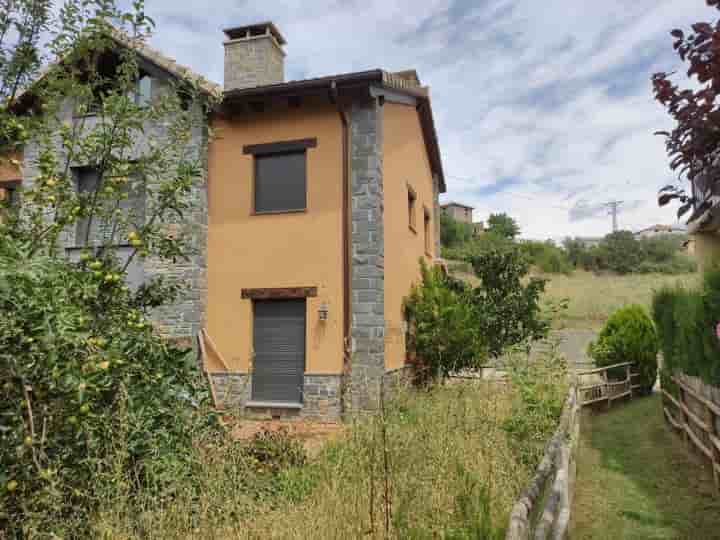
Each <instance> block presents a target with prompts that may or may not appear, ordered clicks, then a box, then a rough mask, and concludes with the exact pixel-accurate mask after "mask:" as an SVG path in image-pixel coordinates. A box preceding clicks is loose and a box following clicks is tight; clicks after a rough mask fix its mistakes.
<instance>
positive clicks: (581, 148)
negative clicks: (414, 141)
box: [146, 0, 717, 239]
mask: <svg viewBox="0 0 720 540" xmlns="http://www.w3.org/2000/svg"><path fill="white" fill-rule="evenodd" d="M146 2H147V3H146V10H147V12H148V14H149V15H150V16H151V17H153V18H154V20H155V22H156V25H157V29H156V33H155V35H154V36H153V37H152V39H151V43H152V44H153V45H154V46H156V47H158V48H160V49H161V50H162V51H163V52H165V53H166V54H169V55H170V56H173V57H174V58H176V59H177V60H178V62H180V63H183V64H186V65H188V66H190V67H192V68H193V69H194V70H195V71H198V72H200V73H202V74H203V75H205V76H206V77H208V78H209V79H211V80H213V81H216V82H218V83H222V82H223V81H222V79H223V76H222V70H223V48H222V41H223V34H222V29H223V28H227V27H232V26H239V25H244V24H250V23H254V22H260V21H265V20H272V21H274V22H275V24H276V25H277V26H278V28H279V29H280V31H281V32H282V33H283V35H284V36H285V38H286V40H287V41H288V44H287V46H286V49H285V50H286V52H287V56H286V58H285V73H286V80H293V79H303V78H308V77H315V76H322V75H331V74H337V73H346V72H351V71H359V70H364V69H374V68H383V69H387V70H392V71H394V70H402V69H408V68H414V69H416V70H417V71H418V74H419V76H420V79H421V81H422V82H423V84H426V85H428V86H429V87H430V92H431V97H432V105H433V111H434V114H435V122H436V125H437V131H438V137H439V140H440V148H441V152H442V157H443V166H444V169H445V175H446V182H447V193H446V194H445V195H444V196H443V197H442V201H445V202H446V201H450V200H453V201H458V202H462V203H464V204H468V205H470V206H474V207H475V211H474V219H475V220H476V221H484V220H486V219H487V217H488V215H489V214H490V213H498V212H506V213H508V214H509V215H511V216H513V217H514V218H515V219H516V220H517V221H518V223H519V224H520V227H521V230H522V236H524V237H526V238H536V239H545V238H553V239H561V238H564V237H567V236H601V235H604V234H607V233H608V232H610V229H611V218H610V216H609V215H608V211H607V207H605V206H603V203H606V202H608V201H612V200H621V201H624V203H623V204H622V205H621V206H620V214H619V217H618V221H619V226H620V227H621V228H623V229H630V230H638V229H641V228H644V227H646V226H650V225H653V224H655V223H664V224H671V223H675V222H676V217H675V209H674V207H669V208H658V206H657V202H656V201H657V191H658V189H659V188H660V187H662V186H664V185H666V184H668V183H672V182H674V181H675V178H674V176H673V174H672V173H671V171H670V170H669V168H668V161H669V160H668V158H667V156H666V154H665V146H664V142H663V139H662V138H660V137H658V136H655V135H653V133H654V132H655V131H658V130H662V129H668V128H670V127H672V123H671V121H670V118H669V117H668V116H667V113H666V112H665V111H664V110H663V109H662V108H661V107H660V105H658V104H657V103H656V102H655V101H654V100H653V97H652V88H651V84H650V77H651V75H652V74H653V73H655V72H657V71H668V72H670V71H678V72H679V75H678V77H679V78H680V79H682V78H683V76H684V75H683V66H682V65H681V63H680V60H679V58H678V57H677V56H676V55H675V54H674V51H673V48H672V38H671V37H670V35H669V32H670V30H671V29H673V28H676V27H681V28H687V27H689V25H690V24H692V23H693V22H697V21H700V20H711V19H713V18H715V17H716V13H717V11H716V10H713V9H711V8H708V7H706V5H705V1H704V0H602V1H593V0H544V1H542V2H540V1H537V0H363V1H358V0H337V1H330V0H302V1H300V0H212V2H210V1H208V2H207V3H206V4H205V3H203V4H201V3H198V2H177V1H170V0H146ZM201 5H207V6H208V7H207V8H206V9H202V8H200V6H201ZM386 181H388V179H386Z"/></svg>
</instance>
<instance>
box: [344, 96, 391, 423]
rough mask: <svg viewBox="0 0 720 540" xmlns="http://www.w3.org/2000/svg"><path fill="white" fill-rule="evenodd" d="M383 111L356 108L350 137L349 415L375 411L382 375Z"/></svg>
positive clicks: (375, 106) (373, 104) (372, 104)
mask: <svg viewBox="0 0 720 540" xmlns="http://www.w3.org/2000/svg"><path fill="white" fill-rule="evenodd" d="M382 118H383V113H382V106H381V105H380V103H379V102H378V100H376V99H374V100H370V101H368V102H366V103H356V104H354V105H353V106H352V109H351V111H350V133H351V189H352V208H351V219H350V221H351V224H352V229H351V234H352V241H351V245H352V252H351V256H352V264H351V268H352V269H351V280H350V281H351V301H350V305H351V313H350V317H351V321H350V337H351V342H352V348H351V360H350V373H349V380H348V386H347V396H345V397H346V400H347V401H346V403H347V408H348V410H349V411H362V410H372V409H375V408H377V398H378V392H379V389H380V384H381V379H382V377H383V374H384V373H385V303H384V296H385V284H384V280H385V275H384V274H385V268H384V266H385V265H384V255H385V246H384V237H383V159H382V142H383V138H382V136H383V130H382Z"/></svg>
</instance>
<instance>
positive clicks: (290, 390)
mask: <svg viewBox="0 0 720 540" xmlns="http://www.w3.org/2000/svg"><path fill="white" fill-rule="evenodd" d="M253 308H254V317H253V321H254V322H253V347H254V351H255V355H254V360H253V374H252V399H253V401H263V402H265V401H274V402H284V403H301V402H302V387H303V375H304V373H305V300H263V301H255V302H254V305H253Z"/></svg>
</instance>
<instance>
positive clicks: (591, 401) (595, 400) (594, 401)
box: [582, 396, 608, 405]
mask: <svg viewBox="0 0 720 540" xmlns="http://www.w3.org/2000/svg"><path fill="white" fill-rule="evenodd" d="M607 400H608V398H607V396H603V397H600V398H596V399H591V400H589V401H583V402H582V404H583V405H590V404H591V403H597V402H598V401H607Z"/></svg>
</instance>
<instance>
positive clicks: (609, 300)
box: [545, 270, 699, 330]
mask: <svg viewBox="0 0 720 540" xmlns="http://www.w3.org/2000/svg"><path fill="white" fill-rule="evenodd" d="M545 277H547V278H548V283H547V285H546V287H545V298H546V299H551V300H555V301H558V300H561V299H563V298H567V299H568V300H569V303H568V309H567V311H565V312H564V313H563V314H562V318H561V319H560V320H558V323H559V324H561V325H563V326H565V327H568V328H582V329H592V330H595V329H599V328H600V327H601V326H602V325H603V323H604V322H605V321H606V320H607V318H608V317H609V316H610V314H611V313H613V312H614V311H616V310H617V309H619V308H621V307H623V306H625V305H628V304H640V305H642V306H644V307H645V308H647V309H648V310H649V309H650V307H651V306H650V304H651V301H652V296H653V292H654V291H655V290H657V289H660V288H662V287H664V286H668V285H675V284H676V283H682V284H686V285H693V284H695V283H697V282H698V281H699V277H698V274H696V273H693V274H683V275H676V276H671V275H666V274H629V275H625V276H618V275H614V274H605V275H602V274H600V275H597V274H593V273H591V272H585V271H582V270H576V271H575V272H573V273H572V274H571V275H569V276H564V275H558V274H555V275H548V276H545Z"/></svg>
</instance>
